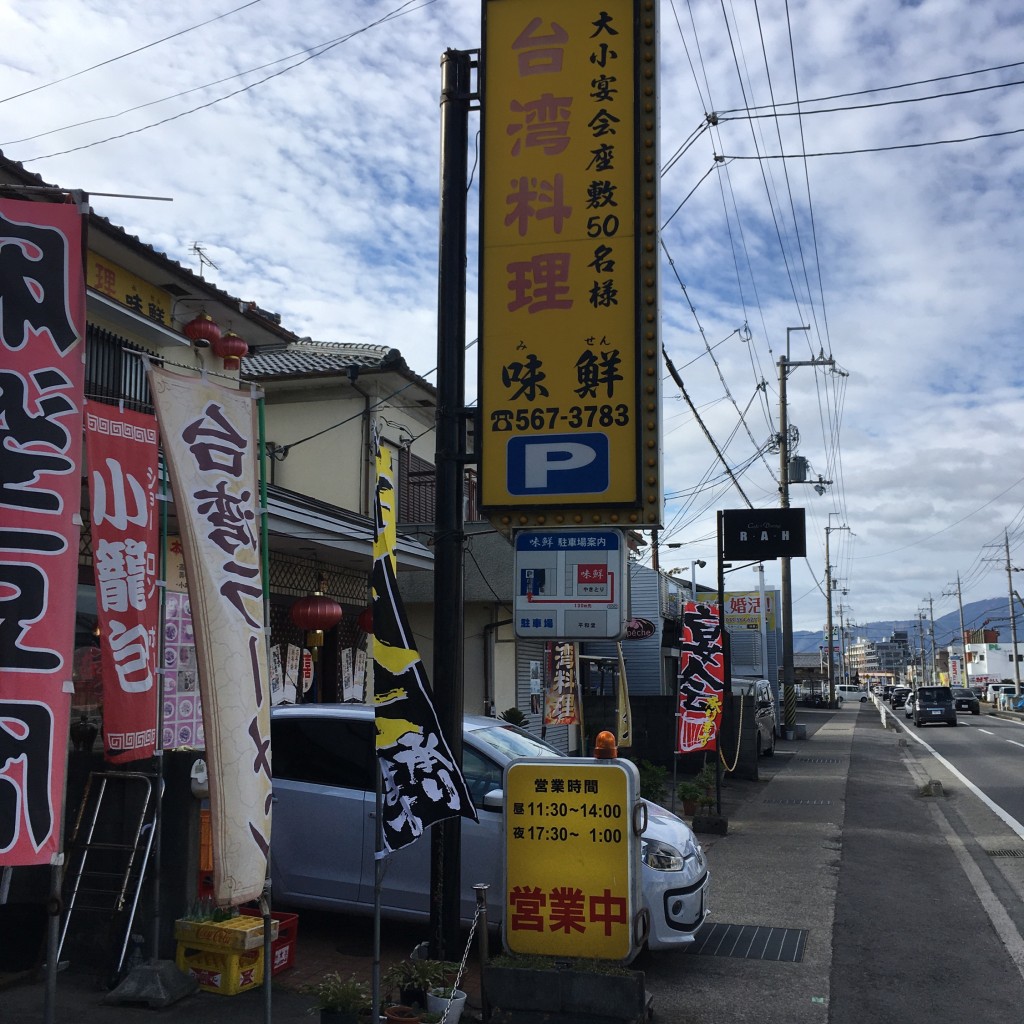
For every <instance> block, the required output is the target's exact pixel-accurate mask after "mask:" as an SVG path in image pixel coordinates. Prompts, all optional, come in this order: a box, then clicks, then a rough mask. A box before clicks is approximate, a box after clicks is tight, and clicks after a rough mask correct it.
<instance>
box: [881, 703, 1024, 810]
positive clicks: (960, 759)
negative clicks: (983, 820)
mask: <svg viewBox="0 0 1024 1024" xmlns="http://www.w3.org/2000/svg"><path fill="white" fill-rule="evenodd" d="M985 707H986V705H984V704H983V705H982V708H985ZM896 714H897V715H898V717H899V722H900V723H901V724H902V725H905V727H906V731H907V733H908V734H909V737H910V740H911V742H912V743H918V741H920V742H921V743H924V744H927V745H928V747H930V748H931V749H933V750H935V752H936V753H938V754H940V755H942V756H943V757H944V758H945V759H946V760H947V761H949V763H950V764H951V765H952V766H953V767H954V768H956V769H957V770H958V771H959V772H960V773H961V774H962V775H963V776H964V778H965V780H968V781H970V782H971V783H972V784H973V785H975V786H977V788H978V789H979V790H980V791H981V792H982V793H983V794H984V795H985V796H986V797H988V798H989V799H990V800H992V801H993V803H995V804H997V805H998V806H1000V807H1001V808H1003V810H1005V811H1006V812H1007V813H1008V814H1009V815H1010V816H1011V817H1013V818H1015V819H1016V820H1017V821H1018V822H1024V787H1022V786H1021V778H1022V776H1024V722H1019V721H1015V720H1010V719H1004V718H995V717H993V716H991V715H988V714H985V713H984V712H983V713H982V714H980V715H965V714H963V713H961V714H960V715H959V716H958V718H957V721H958V722H959V725H958V726H957V728H955V729H952V728H950V727H949V726H948V725H932V726H924V727H921V728H918V727H915V726H914V725H913V723H912V722H910V721H908V720H907V719H906V718H904V717H903V715H902V712H900V711H897V712H896Z"/></svg>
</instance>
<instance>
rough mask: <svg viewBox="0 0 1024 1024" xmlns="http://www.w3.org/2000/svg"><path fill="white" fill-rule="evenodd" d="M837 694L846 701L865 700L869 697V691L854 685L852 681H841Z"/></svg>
mask: <svg viewBox="0 0 1024 1024" xmlns="http://www.w3.org/2000/svg"><path fill="white" fill-rule="evenodd" d="M836 696H837V697H841V698H842V699H843V700H844V701H845V700H852V701H861V702H863V701H866V700H867V699H868V692H867V690H862V689H861V688H860V687H859V686H853V685H852V684H851V683H840V684H839V685H838V686H837V687H836Z"/></svg>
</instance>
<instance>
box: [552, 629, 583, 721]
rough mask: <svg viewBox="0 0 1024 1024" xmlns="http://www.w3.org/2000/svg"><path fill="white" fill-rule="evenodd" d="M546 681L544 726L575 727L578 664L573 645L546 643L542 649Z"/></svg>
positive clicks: (554, 642)
mask: <svg viewBox="0 0 1024 1024" xmlns="http://www.w3.org/2000/svg"><path fill="white" fill-rule="evenodd" d="M545 654H546V658H547V679H546V680H545V688H544V724H545V725H578V724H579V712H578V707H577V696H578V691H577V687H578V685H579V681H578V671H579V664H578V659H577V651H576V645H575V644H574V643H566V642H563V641H557V640H553V641H549V642H548V643H547V644H546V645H545Z"/></svg>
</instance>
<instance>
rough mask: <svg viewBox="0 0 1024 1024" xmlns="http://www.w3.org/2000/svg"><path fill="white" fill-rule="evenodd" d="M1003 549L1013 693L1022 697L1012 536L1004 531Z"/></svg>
mask: <svg viewBox="0 0 1024 1024" xmlns="http://www.w3.org/2000/svg"><path fill="white" fill-rule="evenodd" d="M1003 547H1004V548H1005V550H1006V581H1007V583H1008V584H1009V588H1010V643H1011V644H1013V683H1014V687H1013V693H1014V696H1015V697H1020V660H1019V659H1018V657H1017V610H1016V608H1015V607H1014V604H1013V566H1012V565H1011V564H1010V535H1009V533H1008V532H1007V531H1006V530H1003Z"/></svg>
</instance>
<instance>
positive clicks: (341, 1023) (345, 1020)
mask: <svg viewBox="0 0 1024 1024" xmlns="http://www.w3.org/2000/svg"><path fill="white" fill-rule="evenodd" d="M320 1024H359V1014H358V1013H357V1012H356V1011H355V1010H321V1011H320Z"/></svg>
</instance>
